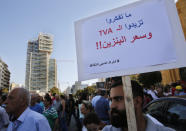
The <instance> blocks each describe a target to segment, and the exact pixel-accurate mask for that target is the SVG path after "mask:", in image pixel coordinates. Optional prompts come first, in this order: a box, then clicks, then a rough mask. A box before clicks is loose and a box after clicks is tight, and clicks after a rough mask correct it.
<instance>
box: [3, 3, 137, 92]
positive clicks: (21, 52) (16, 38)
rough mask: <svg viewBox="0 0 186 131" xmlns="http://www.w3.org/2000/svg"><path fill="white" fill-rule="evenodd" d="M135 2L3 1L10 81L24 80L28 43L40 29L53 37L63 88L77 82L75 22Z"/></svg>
mask: <svg viewBox="0 0 186 131" xmlns="http://www.w3.org/2000/svg"><path fill="white" fill-rule="evenodd" d="M135 1H137V0H0V57H1V58H2V60H3V61H4V62H5V63H7V64H8V66H9V67H8V68H9V70H10V72H11V82H15V83H19V84H24V83H25V68H26V51H27V42H28V40H32V39H36V38H37V36H38V34H39V32H44V33H50V34H52V35H53V36H54V43H53V44H54V45H53V48H54V50H53V53H52V56H51V57H52V58H55V59H57V61H58V62H57V64H58V81H59V83H60V85H61V88H62V90H63V89H64V88H65V87H66V86H67V85H70V84H72V83H73V82H74V81H77V79H78V78H77V64H76V62H77V59H76V49H75V33H74V22H75V21H76V20H79V19H81V18H84V17H87V16H91V15H94V14H97V13H100V12H103V11H106V10H109V9H113V8H116V7H119V6H122V5H126V4H128V3H132V2H135ZM61 60H62V61H61ZM63 60H64V61H63Z"/></svg>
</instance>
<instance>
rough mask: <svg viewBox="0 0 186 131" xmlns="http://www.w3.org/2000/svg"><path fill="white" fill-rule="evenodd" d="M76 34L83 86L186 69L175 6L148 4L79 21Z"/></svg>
mask: <svg viewBox="0 0 186 131" xmlns="http://www.w3.org/2000/svg"><path fill="white" fill-rule="evenodd" d="M75 33H76V48H77V61H78V78H79V80H87V79H93V78H103V77H111V76H119V75H131V74H136V73H143V72H150V71H157V70H163V69H170V68H178V67H183V66H185V65H186V62H184V61H185V60H184V57H185V56H186V53H185V52H186V51H184V50H186V44H185V41H184V36H183V32H182V30H181V25H180V22H179V18H178V15H177V10H176V7H175V4H174V1H173V0H172V1H170V0H144V1H140V2H136V3H133V4H131V5H127V6H123V7H120V8H117V9H113V10H111V11H107V12H104V13H101V14H98V15H95V16H92V17H89V18H85V19H82V20H79V21H77V22H75ZM176 33H177V34H176ZM178 34H179V35H178Z"/></svg>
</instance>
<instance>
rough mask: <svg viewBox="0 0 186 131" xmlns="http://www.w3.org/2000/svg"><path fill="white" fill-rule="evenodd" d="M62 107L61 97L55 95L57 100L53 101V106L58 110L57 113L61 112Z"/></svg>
mask: <svg viewBox="0 0 186 131" xmlns="http://www.w3.org/2000/svg"><path fill="white" fill-rule="evenodd" d="M60 105H61V101H60V98H59V95H55V100H54V101H53V103H52V106H53V107H54V109H56V111H57V112H58V111H59V107H60Z"/></svg>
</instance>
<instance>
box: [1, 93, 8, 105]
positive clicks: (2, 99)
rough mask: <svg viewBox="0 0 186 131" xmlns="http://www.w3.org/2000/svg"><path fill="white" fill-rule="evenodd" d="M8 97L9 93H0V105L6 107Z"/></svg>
mask: <svg viewBox="0 0 186 131" xmlns="http://www.w3.org/2000/svg"><path fill="white" fill-rule="evenodd" d="M6 98H7V95H0V106H2V107H4V108H5V104H4V102H5V100H6Z"/></svg>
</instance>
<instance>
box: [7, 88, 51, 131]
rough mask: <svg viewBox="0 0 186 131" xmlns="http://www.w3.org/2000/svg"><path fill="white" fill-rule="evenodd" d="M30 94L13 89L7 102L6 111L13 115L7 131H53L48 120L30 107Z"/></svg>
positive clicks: (22, 89)
mask: <svg viewBox="0 0 186 131" xmlns="http://www.w3.org/2000/svg"><path fill="white" fill-rule="evenodd" d="M29 103H30V94H29V92H28V91H27V90H26V89H24V88H15V89H13V90H12V91H11V92H10V93H9V95H8V97H7V99H6V101H5V104H6V111H7V113H8V114H10V115H11V119H10V120H11V122H10V124H9V126H8V129H7V131H30V130H32V131H51V128H50V126H49V124H48V121H47V119H46V118H45V117H44V116H43V115H41V114H40V113H37V112H35V111H32V110H31V109H30V108H29V107H28V106H29Z"/></svg>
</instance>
